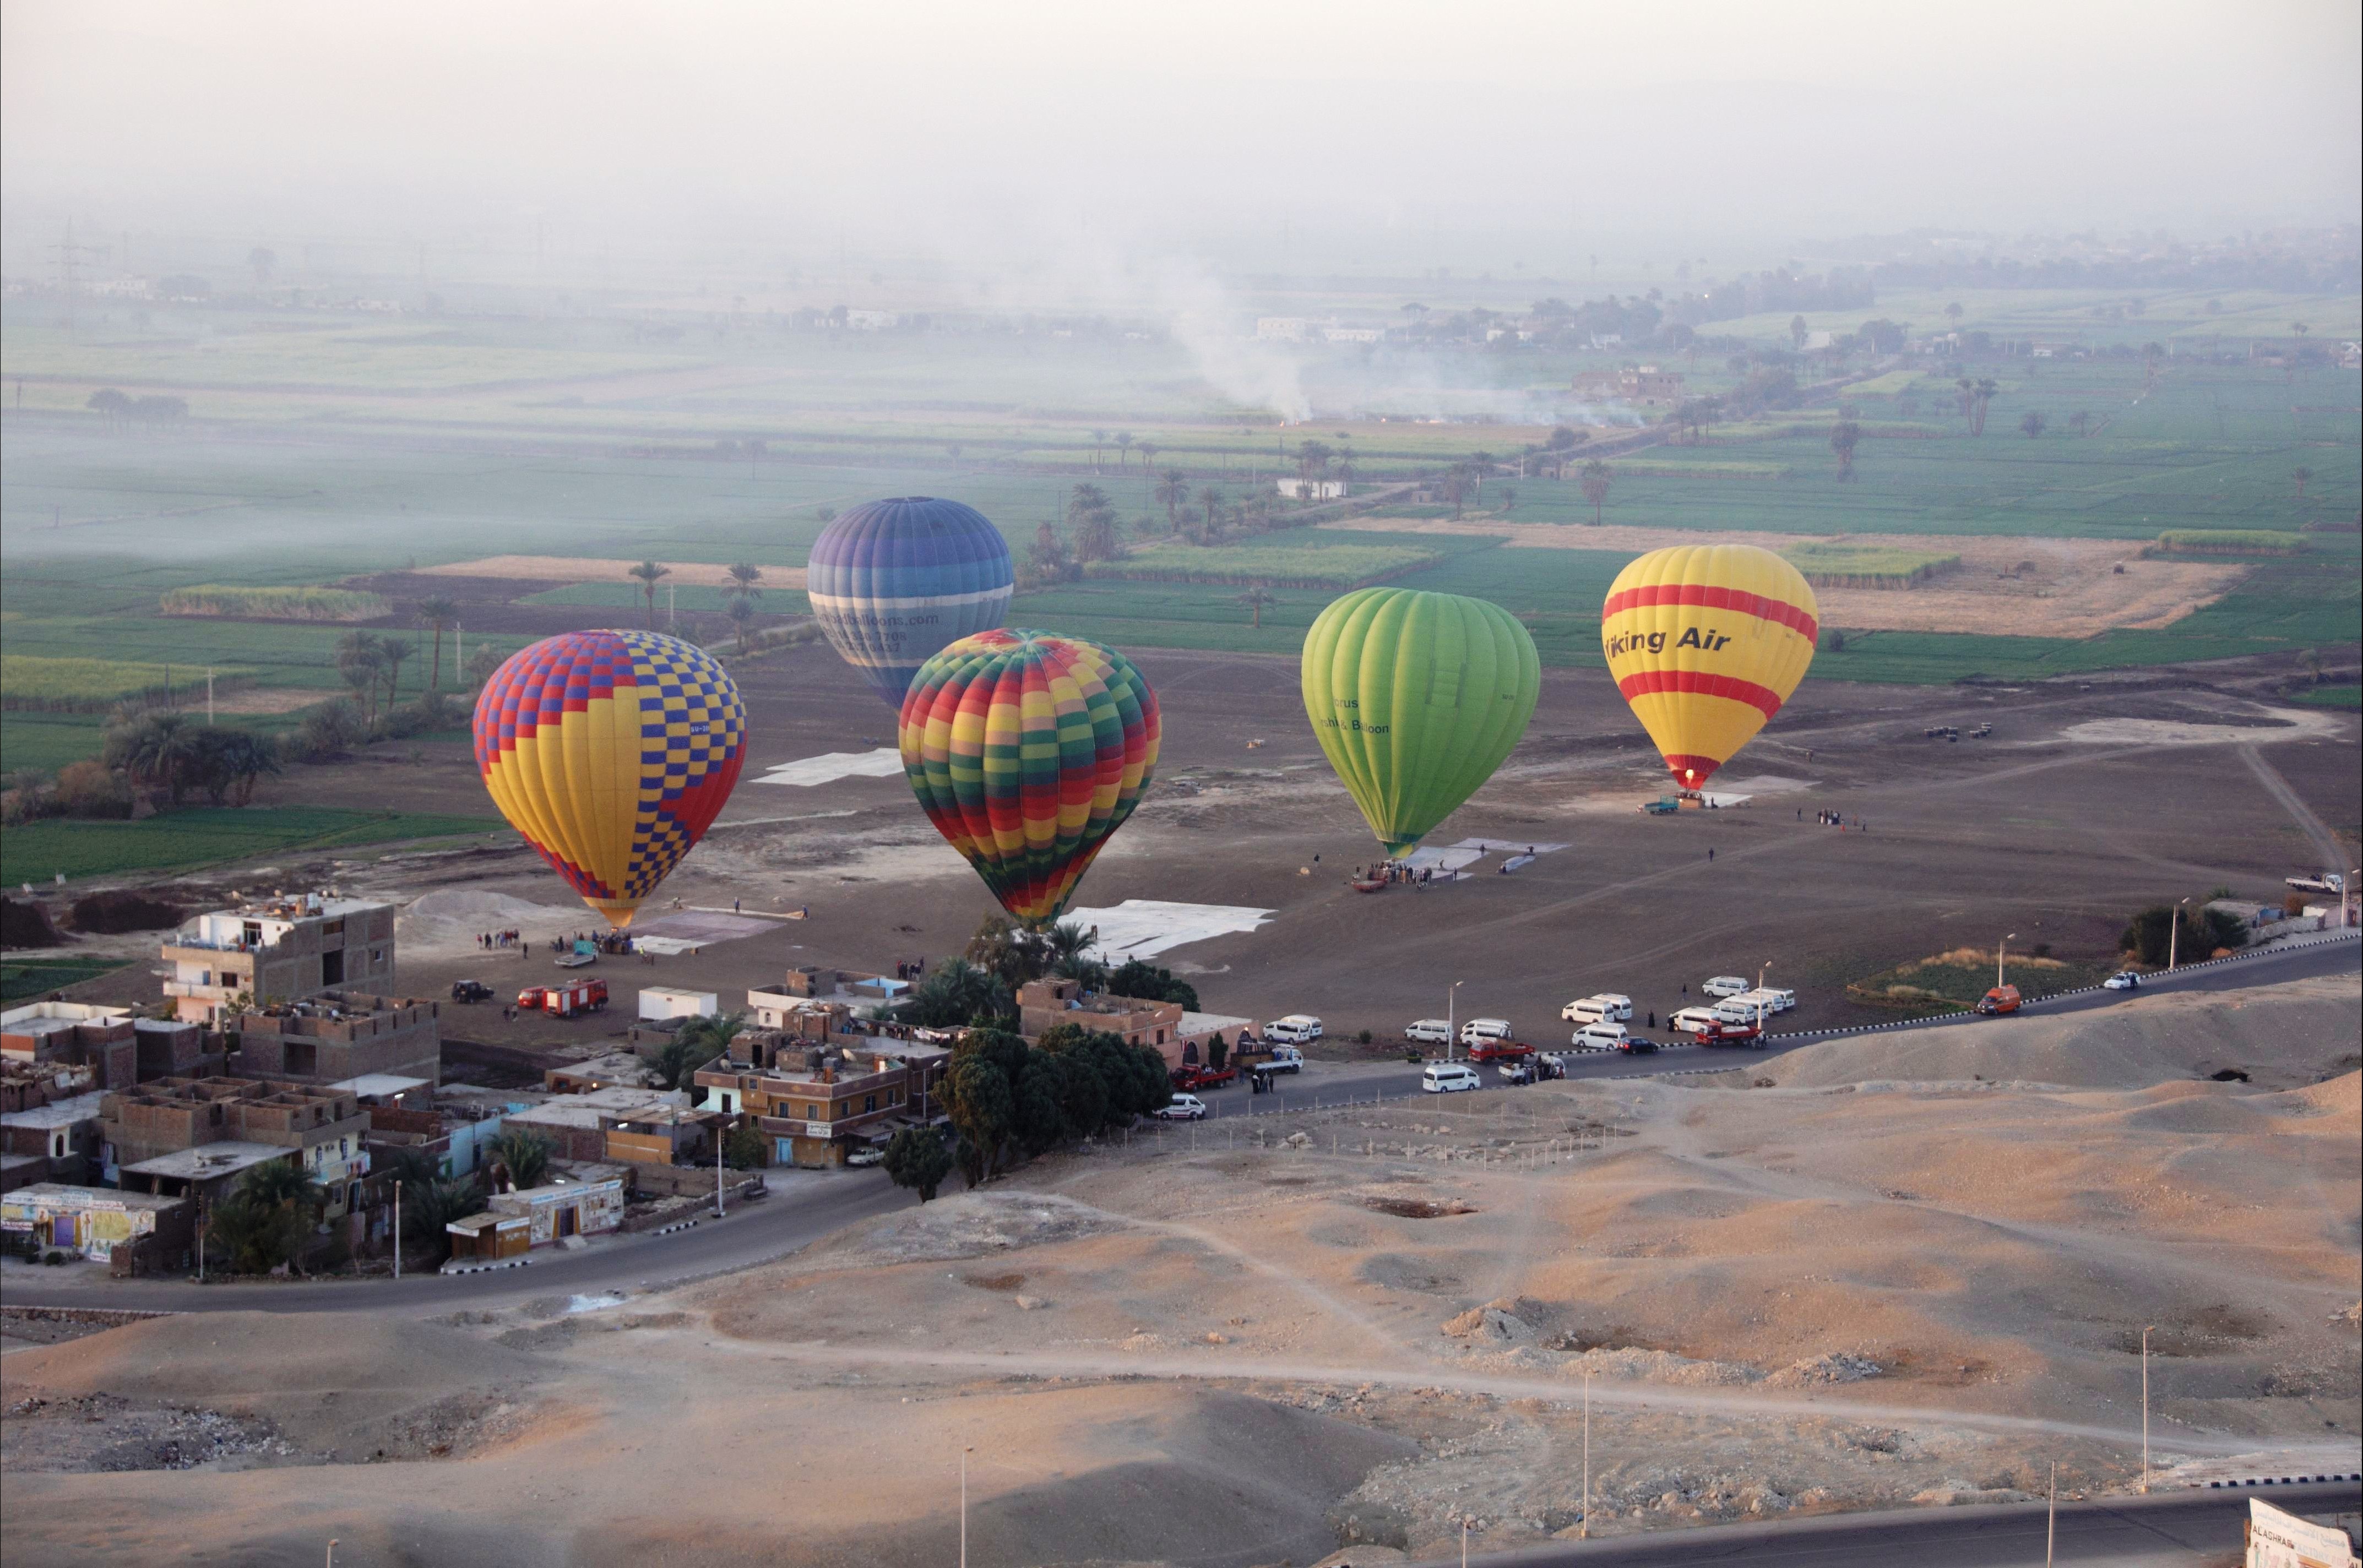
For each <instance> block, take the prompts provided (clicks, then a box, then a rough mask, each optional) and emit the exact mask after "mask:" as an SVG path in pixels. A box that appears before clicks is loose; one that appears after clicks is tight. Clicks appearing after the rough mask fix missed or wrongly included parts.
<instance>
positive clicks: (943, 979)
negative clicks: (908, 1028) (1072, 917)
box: [894, 915, 1198, 1029]
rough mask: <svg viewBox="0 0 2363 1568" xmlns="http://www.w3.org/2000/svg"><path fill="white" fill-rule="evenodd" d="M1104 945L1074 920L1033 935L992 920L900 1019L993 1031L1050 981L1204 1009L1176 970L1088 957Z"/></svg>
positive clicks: (924, 985)
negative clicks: (1020, 996) (1026, 988)
mask: <svg viewBox="0 0 2363 1568" xmlns="http://www.w3.org/2000/svg"><path fill="white" fill-rule="evenodd" d="M1098 940H1099V928H1098V927H1097V926H1093V927H1091V928H1090V929H1088V930H1087V929H1085V928H1083V927H1082V926H1079V925H1076V924H1075V923H1073V922H1071V921H1068V922H1060V923H1059V924H1057V925H1054V926H1051V927H1049V928H1048V930H1042V931H1036V930H1029V929H1027V928H1026V927H1025V926H1022V925H1019V924H1017V923H1016V922H1014V921H1012V920H1010V919H1009V918H1008V917H1007V916H1006V915H990V916H987V917H986V919H985V921H984V922H983V923H982V924H981V925H979V926H978V927H977V929H976V934H975V935H974V936H972V937H971V938H970V939H969V944H968V946H967V948H966V950H965V951H963V952H962V953H961V955H960V956H959V957H957V958H951V959H948V960H946V961H945V962H944V963H942V964H939V965H937V966H936V967H935V968H934V969H932V970H930V971H929V972H928V973H927V975H926V977H924V978H922V979H921V980H920V982H919V983H918V985H917V986H916V987H915V988H913V989H912V992H911V995H910V997H909V998H908V999H906V1000H904V1001H903V1002H902V1003H900V1004H898V1006H897V1007H896V1009H895V1011H894V1017H895V1019H896V1020H897V1021H900V1022H904V1023H915V1024H917V1025H918V1026H919V1027H921V1028H923V1029H959V1028H961V1027H964V1026H967V1025H976V1026H979V1027H982V1028H994V1027H998V1026H1001V1025H1004V1024H1011V1023H1015V1021H1016V1019H1017V988H1018V987H1020V986H1022V985H1025V984H1026V982H1027V981H1029V980H1039V979H1043V978H1045V977H1058V978H1060V979H1069V980H1074V981H1077V982H1079V983H1080V984H1081V985H1082V987H1083V988H1084V989H1086V990H1093V991H1102V992H1105V993H1106V994H1108V995H1110V996H1119V997H1134V998H1137V999H1142V1000H1146V1001H1170V1002H1180V1003H1181V1004H1182V1007H1183V1009H1184V1010H1188V1011H1192V1012H1194V1011H1196V1010H1197V1009H1198V992H1197V989H1196V988H1194V987H1193V986H1192V985H1191V984H1190V983H1189V982H1188V981H1186V980H1178V979H1175V978H1174V977H1173V974H1172V971H1170V970H1169V969H1160V968H1157V967H1154V966H1150V965H1148V964H1144V963H1142V962H1141V961H1140V960H1139V959H1137V958H1134V959H1130V960H1127V961H1126V963H1125V964H1123V965H1122V966H1119V967H1117V968H1115V969H1110V968H1109V967H1108V966H1106V965H1104V964H1102V963H1099V962H1098V961H1097V960H1095V959H1093V958H1092V957H1090V956H1088V953H1089V949H1090V948H1091V946H1092V944H1093V943H1095V942H1097V941H1098Z"/></svg>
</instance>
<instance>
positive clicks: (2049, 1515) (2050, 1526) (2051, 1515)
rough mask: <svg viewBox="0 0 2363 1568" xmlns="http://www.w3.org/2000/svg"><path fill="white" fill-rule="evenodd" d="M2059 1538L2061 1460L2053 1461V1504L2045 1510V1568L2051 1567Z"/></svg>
mask: <svg viewBox="0 0 2363 1568" xmlns="http://www.w3.org/2000/svg"><path fill="white" fill-rule="evenodd" d="M2058 1540H2059V1462H2058V1460H2056V1459H2055V1460H2053V1461H2052V1462H2051V1506H2050V1507H2047V1508H2046V1509H2045V1510H2044V1511H2043V1568H2051V1551H2052V1548H2053V1546H2054V1545H2055V1544H2056V1543H2057V1542H2058Z"/></svg>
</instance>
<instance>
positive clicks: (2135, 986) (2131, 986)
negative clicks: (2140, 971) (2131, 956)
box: [2101, 969, 2141, 991]
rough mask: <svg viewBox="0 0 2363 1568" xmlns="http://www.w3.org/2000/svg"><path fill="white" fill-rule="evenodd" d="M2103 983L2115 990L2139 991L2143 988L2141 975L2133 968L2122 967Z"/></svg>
mask: <svg viewBox="0 0 2363 1568" xmlns="http://www.w3.org/2000/svg"><path fill="white" fill-rule="evenodd" d="M2101 984H2102V985H2103V986H2105V987H2107V988H2109V989H2110V990H2113V991H2137V990H2139V989H2141V977H2140V976H2139V975H2136V974H2135V973H2134V972H2133V971H2132V970H2131V969H2120V970H2118V971H2117V972H2116V973H2115V974H2113V975H2112V976H2110V977H2108V978H2107V979H2105V980H2102V982H2101Z"/></svg>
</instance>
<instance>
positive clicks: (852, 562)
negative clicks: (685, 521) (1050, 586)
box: [804, 495, 1016, 708]
mask: <svg viewBox="0 0 2363 1568" xmlns="http://www.w3.org/2000/svg"><path fill="white" fill-rule="evenodd" d="M1015 581H1016V578H1015V574H1014V573H1013V572H1012V571H1011V569H1010V566H1009V544H1008V541H1007V540H1005V539H1004V538H1003V537H1002V536H1001V531H1000V530H999V529H997V528H995V527H994V526H993V525H992V524H991V523H989V522H987V521H985V516H984V513H982V512H979V511H978V510H977V509H976V508H974V507H972V506H963V505H961V504H960V502H957V501H937V500H936V499H935V498H934V497H932V496H926V495H904V496H896V497H895V498H893V500H891V501H872V502H865V503H864V504H862V505H860V506H857V507H855V508H854V509H853V510H852V511H850V512H847V513H842V514H841V515H839V516H838V518H837V519H836V520H835V521H834V522H832V523H830V524H829V525H828V526H827V527H826V528H824V529H822V530H821V535H820V537H819V538H818V539H816V540H815V541H814V543H813V548H812V560H811V562H810V564H808V565H807V566H806V567H805V569H804V585H805V591H806V592H807V593H809V594H810V595H811V596H812V607H813V616H814V618H815V620H817V621H819V622H820V627H821V630H822V631H823V632H825V633H826V634H827V635H828V640H829V646H832V647H834V648H836V649H837V651H838V654H840V655H841V656H843V657H844V659H845V662H846V663H848V664H849V665H851V666H853V668H856V669H858V670H860V671H861V673H862V675H863V676H864V677H866V678H867V679H869V681H870V684H871V687H872V688H873V689H875V690H876V691H877V693H878V695H880V696H881V697H883V698H884V699H886V701H887V703H888V704H889V705H890V706H892V707H895V708H900V707H901V706H902V705H903V694H904V692H905V691H907V690H910V686H911V677H912V676H914V675H915V674H917V673H918V669H919V667H920V666H921V665H923V664H925V663H926V661H927V660H928V659H929V658H930V657H933V656H934V655H935V653H936V652H937V650H938V649H940V648H942V647H943V646H945V645H947V644H949V643H953V642H957V641H958V640H959V639H960V638H962V637H965V636H968V635H971V633H975V632H982V631H985V630H987V629H989V628H991V627H993V626H998V625H1000V624H1001V618H1002V617H1003V616H1004V615H1006V614H1007V613H1009V595H1010V592H1011V590H1012V588H1013V587H1014V585H1015Z"/></svg>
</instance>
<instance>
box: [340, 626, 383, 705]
mask: <svg viewBox="0 0 2363 1568" xmlns="http://www.w3.org/2000/svg"><path fill="white" fill-rule="evenodd" d="M384 668H385V644H384V642H383V640H382V639H381V638H379V636H378V635H376V634H375V633H374V632H347V633H346V634H345V635H343V636H341V637H338V639H337V673H338V675H341V676H343V677H344V679H345V684H346V685H347V686H349V687H351V688H352V689H353V695H354V696H356V697H359V698H360V699H361V702H362V705H363V706H364V707H365V708H366V709H367V710H368V713H367V720H368V723H370V724H372V725H375V724H376V723H377V680H378V676H379V674H380V673H381V672H382V671H383V669H384Z"/></svg>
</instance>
